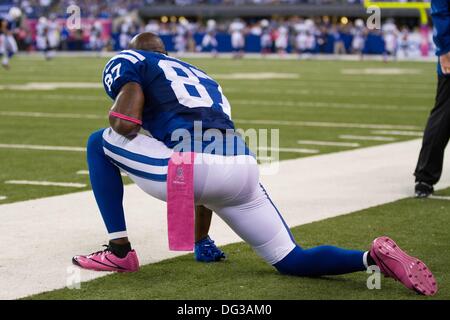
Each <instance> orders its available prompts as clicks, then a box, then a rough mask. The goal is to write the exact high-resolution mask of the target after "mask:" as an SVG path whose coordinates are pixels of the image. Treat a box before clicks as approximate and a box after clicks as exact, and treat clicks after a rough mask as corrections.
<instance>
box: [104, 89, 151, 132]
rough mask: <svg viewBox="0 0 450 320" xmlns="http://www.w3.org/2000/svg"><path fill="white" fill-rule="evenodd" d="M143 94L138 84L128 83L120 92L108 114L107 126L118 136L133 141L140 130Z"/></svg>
mask: <svg viewBox="0 0 450 320" xmlns="http://www.w3.org/2000/svg"><path fill="white" fill-rule="evenodd" d="M144 102H145V98H144V93H143V91H142V88H141V86H140V84H138V83H136V82H129V83H127V84H125V85H124V86H123V87H122V89H121V90H120V92H119V94H118V95H117V98H116V100H115V102H114V105H113V106H112V108H111V112H110V114H109V124H110V125H111V128H112V129H113V130H114V131H115V132H117V133H118V134H120V135H122V136H125V137H127V138H129V139H133V138H134V137H135V136H136V135H137V134H138V132H139V130H140V129H141V125H140V123H142V112H143V110H144Z"/></svg>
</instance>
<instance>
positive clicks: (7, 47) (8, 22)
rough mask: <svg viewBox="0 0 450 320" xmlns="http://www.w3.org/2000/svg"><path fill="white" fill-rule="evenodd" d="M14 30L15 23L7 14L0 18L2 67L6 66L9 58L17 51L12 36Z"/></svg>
mask: <svg viewBox="0 0 450 320" xmlns="http://www.w3.org/2000/svg"><path fill="white" fill-rule="evenodd" d="M16 28H17V22H16V21H15V20H14V19H13V18H12V17H11V16H10V15H9V14H5V15H1V16H0V57H2V64H3V65H7V64H8V62H9V58H10V57H12V56H13V55H14V54H16V53H17V51H18V47H17V42H16V39H15V38H14V36H13V34H12V31H13V30H14V29H16Z"/></svg>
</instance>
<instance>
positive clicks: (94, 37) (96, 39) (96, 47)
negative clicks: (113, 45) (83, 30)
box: [89, 21, 105, 52]
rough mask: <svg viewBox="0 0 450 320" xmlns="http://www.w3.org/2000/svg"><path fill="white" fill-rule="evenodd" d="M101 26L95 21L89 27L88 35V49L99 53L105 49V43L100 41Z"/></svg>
mask: <svg viewBox="0 0 450 320" xmlns="http://www.w3.org/2000/svg"><path fill="white" fill-rule="evenodd" d="M102 34H103V25H102V23H101V21H95V22H94V24H93V25H92V27H91V32H90V34H89V47H90V48H91V50H93V51H97V52H100V51H102V50H103V48H104V47H105V43H104V41H103V39H102Z"/></svg>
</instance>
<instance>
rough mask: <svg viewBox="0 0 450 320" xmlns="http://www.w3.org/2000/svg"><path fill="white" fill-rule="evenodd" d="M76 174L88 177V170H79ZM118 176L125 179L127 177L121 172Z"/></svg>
mask: <svg viewBox="0 0 450 320" xmlns="http://www.w3.org/2000/svg"><path fill="white" fill-rule="evenodd" d="M77 174H78V175H81V176H88V175H89V171H88V170H79V171H77ZM120 174H121V175H122V177H126V176H127V175H126V174H125V173H123V172H121V173H120Z"/></svg>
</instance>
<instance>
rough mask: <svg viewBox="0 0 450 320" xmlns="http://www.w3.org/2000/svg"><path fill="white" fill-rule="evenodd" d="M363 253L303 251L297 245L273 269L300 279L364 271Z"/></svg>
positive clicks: (328, 249) (320, 249) (324, 248)
mask: <svg viewBox="0 0 450 320" xmlns="http://www.w3.org/2000/svg"><path fill="white" fill-rule="evenodd" d="M363 256H364V252H363V251H357V250H345V249H341V248H337V247H332V246H320V247H315V248H311V249H306V250H303V249H302V248H301V247H299V246H298V245H297V246H296V247H295V248H294V250H292V251H291V252H290V253H289V254H288V255H287V256H286V257H285V258H284V259H283V260H281V261H280V262H278V263H276V264H275V265H274V267H275V268H276V269H277V270H278V271H279V272H280V273H282V274H289V275H295V276H302V277H317V276H325V275H337V274H345V273H351V272H356V271H365V270H366V267H365V265H364V262H363Z"/></svg>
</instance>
